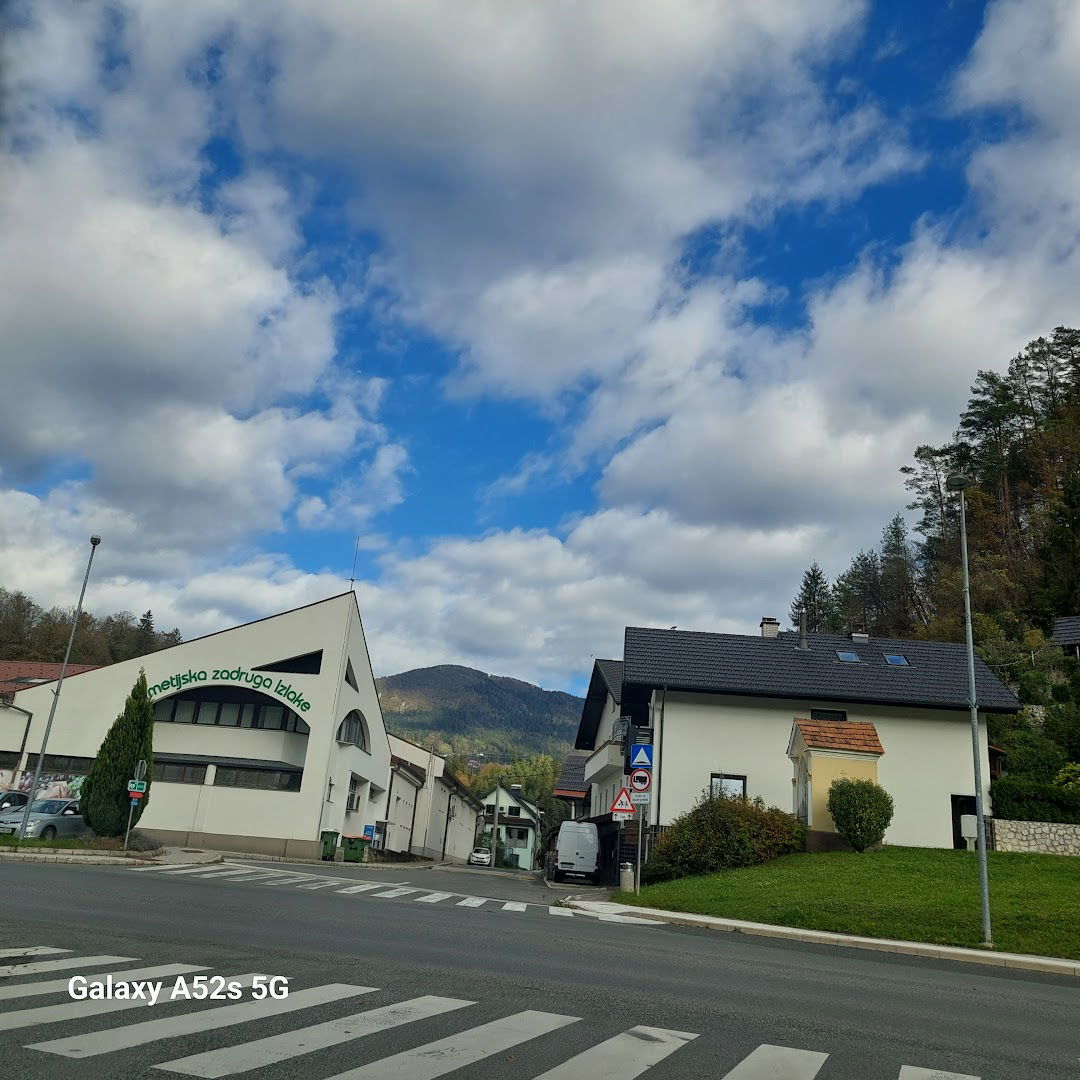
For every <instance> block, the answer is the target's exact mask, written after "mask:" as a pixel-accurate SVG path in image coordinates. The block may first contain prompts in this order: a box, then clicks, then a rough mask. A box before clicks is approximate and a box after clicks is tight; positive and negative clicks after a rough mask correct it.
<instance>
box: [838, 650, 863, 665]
mask: <svg viewBox="0 0 1080 1080" xmlns="http://www.w3.org/2000/svg"><path fill="white" fill-rule="evenodd" d="M836 657H837V659H838V660H843V661H844V663H845V664H857V663H858V662H859V654H858V653H857V652H842V651H840V650H839V649H838V650H837V652H836Z"/></svg>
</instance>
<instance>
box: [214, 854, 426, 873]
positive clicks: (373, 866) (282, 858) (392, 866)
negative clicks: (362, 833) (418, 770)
mask: <svg viewBox="0 0 1080 1080" xmlns="http://www.w3.org/2000/svg"><path fill="white" fill-rule="evenodd" d="M218 855H219V856H220V857H221V858H223V859H250V860H251V861H253V862H279V863H300V864H301V865H303V866H345V867H351V868H352V869H354V870H357V869H360V868H363V869H364V870H383V869H386V870H401V869H403V868H404V867H408V868H409V869H410V870H430V869H431V867H432V866H441V865H442V864H441V863H429V862H423V863H421V862H399V863H387V862H378V863H374V862H367V863H365V862H358V863H354V862H345V860H344V859H332V860H331V859H298V858H293V857H291V856H288V855H257V854H254V853H252V852H250V851H219V852H218Z"/></svg>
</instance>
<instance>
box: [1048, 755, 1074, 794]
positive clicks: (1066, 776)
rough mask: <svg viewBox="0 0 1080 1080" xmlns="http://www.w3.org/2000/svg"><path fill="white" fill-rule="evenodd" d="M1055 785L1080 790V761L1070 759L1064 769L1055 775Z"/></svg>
mask: <svg viewBox="0 0 1080 1080" xmlns="http://www.w3.org/2000/svg"><path fill="white" fill-rule="evenodd" d="M1054 787H1063V788H1069V789H1071V790H1073V791H1080V762H1077V761H1070V762H1069V764H1068V765H1066V766H1065V768H1064V769H1062V770H1061V772H1059V773H1058V774H1057V776H1055V777H1054Z"/></svg>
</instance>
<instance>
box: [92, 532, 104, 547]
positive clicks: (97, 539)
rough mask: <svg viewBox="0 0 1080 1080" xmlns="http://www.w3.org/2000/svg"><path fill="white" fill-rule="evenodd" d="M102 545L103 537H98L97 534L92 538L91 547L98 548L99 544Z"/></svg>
mask: <svg viewBox="0 0 1080 1080" xmlns="http://www.w3.org/2000/svg"><path fill="white" fill-rule="evenodd" d="M100 543H101V537H100V536H98V535H97V534H96V533H95V534H94V535H93V536H91V537H90V546H91V547H97V546H98V544H100Z"/></svg>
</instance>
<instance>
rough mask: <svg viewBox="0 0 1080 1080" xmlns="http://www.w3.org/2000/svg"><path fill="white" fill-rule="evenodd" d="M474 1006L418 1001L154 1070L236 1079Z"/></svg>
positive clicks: (445, 1000) (452, 1000)
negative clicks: (252, 1072)
mask: <svg viewBox="0 0 1080 1080" xmlns="http://www.w3.org/2000/svg"><path fill="white" fill-rule="evenodd" d="M475 1004H476V1002H475V1001H462V1000H460V999H458V998H444V997H433V996H425V997H418V998H413V999H412V1000H411V1001H403V1002H400V1003H399V1004H397V1005H386V1006H384V1007H383V1008H381V1009H369V1010H368V1011H367V1012H361V1013H355V1014H353V1015H352V1016H343V1017H341V1019H339V1020H329V1021H327V1022H326V1023H324V1024H315V1025H313V1026H312V1027H306V1028H300V1029H299V1030H296V1031H284V1032H282V1033H281V1034H279V1035H269V1036H267V1037H266V1038H265V1039H258V1040H256V1041H254V1042H249V1043H241V1044H240V1045H239V1046H229V1047H225V1048H223V1049H221V1050H207V1051H206V1052H205V1053H202V1054H192V1055H191V1056H190V1057H186V1058H178V1059H177V1060H175V1061H166V1062H163V1063H162V1064H161V1065H155V1066H154V1068H155V1069H162V1070H164V1071H166V1072H174V1073H181V1074H182V1075H184V1076H201V1077H221V1076H235V1075H236V1074H237V1073H242V1072H250V1071H251V1070H252V1069H260V1068H263V1067H265V1066H267V1065H274V1064H276V1063H277V1062H279V1061H289V1060H291V1059H292V1058H296V1057H300V1056H301V1055H302V1054H311V1053H314V1052H315V1051H317V1050H325V1049H327V1048H328V1047H331V1046H338V1045H340V1044H341V1043H345V1042H352V1040H353V1039H362V1038H363V1037H364V1036H365V1035H374V1034H376V1033H377V1032H380V1031H388V1030H389V1029H390V1028H395V1027H400V1026H401V1025H402V1024H411V1023H413V1022H414V1021H416V1020H425V1019H427V1018H428V1017H431V1016H439V1015H440V1014H442V1013H448V1012H452V1011H453V1010H455V1009H464V1008H466V1007H467V1006H470V1005H475Z"/></svg>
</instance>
